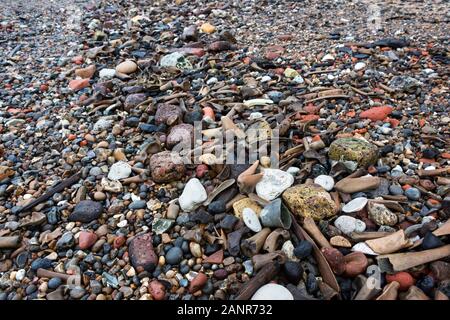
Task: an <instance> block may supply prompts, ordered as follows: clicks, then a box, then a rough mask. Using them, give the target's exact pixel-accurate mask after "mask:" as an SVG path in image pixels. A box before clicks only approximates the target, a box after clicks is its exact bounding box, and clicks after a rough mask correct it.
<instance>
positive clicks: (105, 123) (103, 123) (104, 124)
mask: <svg viewBox="0 0 450 320" xmlns="http://www.w3.org/2000/svg"><path fill="white" fill-rule="evenodd" d="M111 126H112V120H108V119H105V118H100V119H98V120H97V122H96V123H95V124H94V128H93V129H94V131H103V130H106V129H109V128H111Z"/></svg>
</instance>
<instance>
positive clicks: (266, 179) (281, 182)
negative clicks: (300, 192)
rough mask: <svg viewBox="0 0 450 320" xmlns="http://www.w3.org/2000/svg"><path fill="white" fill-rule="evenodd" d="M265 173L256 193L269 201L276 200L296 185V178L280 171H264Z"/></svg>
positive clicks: (257, 185)
mask: <svg viewBox="0 0 450 320" xmlns="http://www.w3.org/2000/svg"><path fill="white" fill-rule="evenodd" d="M263 173H264V175H263V177H262V179H261V180H260V181H259V182H258V183H257V184H256V193H257V194H258V196H260V197H261V198H263V199H265V200H267V201H272V200H274V199H276V198H277V197H278V196H279V195H280V194H281V193H282V192H283V191H284V190H286V189H287V188H289V187H290V186H292V184H293V183H294V177H293V176H292V175H291V174H289V173H287V172H286V171H283V170H280V169H264V172H263Z"/></svg>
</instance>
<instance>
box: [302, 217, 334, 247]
mask: <svg viewBox="0 0 450 320" xmlns="http://www.w3.org/2000/svg"><path fill="white" fill-rule="evenodd" d="M303 228H304V229H305V230H306V231H307V232H308V233H309V235H310V236H311V237H312V238H313V239H314V240H315V241H316V242H317V244H318V245H319V247H320V248H332V246H331V244H330V243H329V242H328V240H327V238H325V237H324V236H323V234H322V232H320V230H319V228H318V227H317V225H316V223H315V222H314V220H313V219H312V218H311V217H306V218H305V219H303Z"/></svg>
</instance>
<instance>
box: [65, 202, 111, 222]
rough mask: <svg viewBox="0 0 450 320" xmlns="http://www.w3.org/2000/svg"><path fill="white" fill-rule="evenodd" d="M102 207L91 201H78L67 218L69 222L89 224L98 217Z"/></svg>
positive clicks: (98, 203)
mask: <svg viewBox="0 0 450 320" xmlns="http://www.w3.org/2000/svg"><path fill="white" fill-rule="evenodd" d="M102 213H103V206H102V204H101V203H100V202H97V201H92V200H83V201H80V202H79V203H78V204H77V205H76V206H75V209H74V210H73V212H72V213H71V214H70V216H69V220H70V221H79V222H84V223H86V222H91V221H92V220H95V219H97V218H99V217H100V215H101V214H102Z"/></svg>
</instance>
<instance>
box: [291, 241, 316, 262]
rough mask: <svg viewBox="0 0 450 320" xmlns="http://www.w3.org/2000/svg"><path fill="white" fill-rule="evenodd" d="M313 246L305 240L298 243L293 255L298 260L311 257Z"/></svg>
mask: <svg viewBox="0 0 450 320" xmlns="http://www.w3.org/2000/svg"><path fill="white" fill-rule="evenodd" d="M312 250H313V245H312V244H311V242H309V241H307V240H302V241H300V243H299V245H298V246H297V247H295V249H294V255H295V256H296V257H297V258H299V259H304V258H307V257H309V256H310V255H311V252H312Z"/></svg>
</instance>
